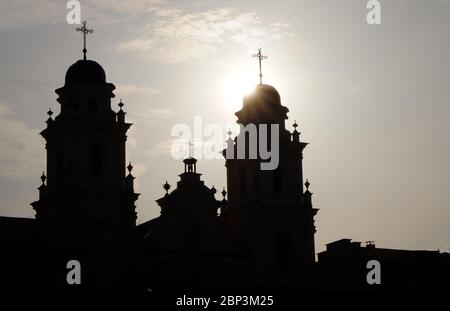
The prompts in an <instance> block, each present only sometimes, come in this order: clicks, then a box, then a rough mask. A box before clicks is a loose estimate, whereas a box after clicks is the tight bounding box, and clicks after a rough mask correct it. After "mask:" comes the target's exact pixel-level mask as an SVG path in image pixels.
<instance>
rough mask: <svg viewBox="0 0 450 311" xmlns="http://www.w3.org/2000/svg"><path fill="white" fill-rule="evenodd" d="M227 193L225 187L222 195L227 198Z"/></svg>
mask: <svg viewBox="0 0 450 311" xmlns="http://www.w3.org/2000/svg"><path fill="white" fill-rule="evenodd" d="M226 195H227V191H226V190H225V187H223V190H222V196H223V198H224V199H225V196H226Z"/></svg>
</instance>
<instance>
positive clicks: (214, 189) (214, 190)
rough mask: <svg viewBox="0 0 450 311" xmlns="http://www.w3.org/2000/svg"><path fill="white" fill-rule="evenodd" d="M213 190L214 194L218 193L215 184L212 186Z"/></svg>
mask: <svg viewBox="0 0 450 311" xmlns="http://www.w3.org/2000/svg"><path fill="white" fill-rule="evenodd" d="M211 192H212V193H213V194H216V192H217V190H216V188H214V186H212V188H211Z"/></svg>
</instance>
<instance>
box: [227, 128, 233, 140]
mask: <svg viewBox="0 0 450 311" xmlns="http://www.w3.org/2000/svg"><path fill="white" fill-rule="evenodd" d="M231 134H233V132H232V131H231V129H228V132H227V135H228V139H230V138H231Z"/></svg>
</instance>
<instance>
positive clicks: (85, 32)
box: [76, 21, 94, 60]
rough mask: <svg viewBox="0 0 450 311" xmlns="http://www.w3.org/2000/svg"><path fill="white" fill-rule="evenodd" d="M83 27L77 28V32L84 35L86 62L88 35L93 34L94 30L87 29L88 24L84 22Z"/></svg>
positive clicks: (84, 56)
mask: <svg viewBox="0 0 450 311" xmlns="http://www.w3.org/2000/svg"><path fill="white" fill-rule="evenodd" d="M82 24H83V27H77V29H76V31H81V32H82V33H83V59H84V60H86V52H87V49H86V35H87V34H90V33H93V32H94V30H93V29H89V28H87V27H86V24H87V22H86V21H83V23H82Z"/></svg>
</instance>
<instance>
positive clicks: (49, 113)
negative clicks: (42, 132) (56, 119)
mask: <svg viewBox="0 0 450 311" xmlns="http://www.w3.org/2000/svg"><path fill="white" fill-rule="evenodd" d="M47 114H48V116H49V117H50V118H51V117H52V115H53V111H52V108H48V112H47Z"/></svg>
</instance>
